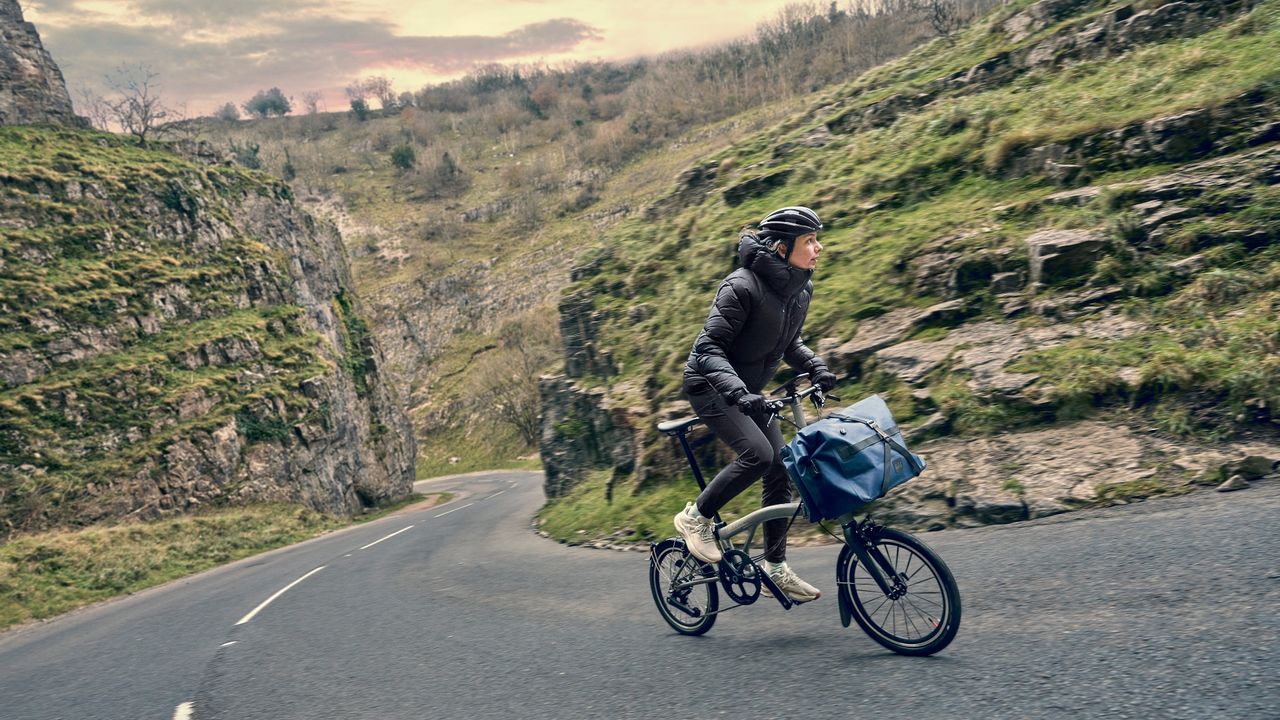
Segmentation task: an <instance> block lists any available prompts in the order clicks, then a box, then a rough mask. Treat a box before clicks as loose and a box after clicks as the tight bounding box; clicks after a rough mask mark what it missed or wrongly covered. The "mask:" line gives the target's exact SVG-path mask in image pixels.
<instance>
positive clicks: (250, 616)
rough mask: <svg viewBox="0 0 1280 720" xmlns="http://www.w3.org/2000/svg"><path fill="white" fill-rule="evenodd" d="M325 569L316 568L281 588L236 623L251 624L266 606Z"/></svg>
mask: <svg viewBox="0 0 1280 720" xmlns="http://www.w3.org/2000/svg"><path fill="white" fill-rule="evenodd" d="M323 569H324V565H321V566H320V567H318V568H316V569H315V570H312V571H311V572H309V573H307V574H306V575H303V576H302V577H300V578H298V579H297V580H294V581H293V582H291V583H289V584H288V585H285V586H284V587H283V588H280V590H278V591H277V592H276V594H275V595H272V596H271V597H269V598H267V599H266V600H263V601H262V604H261V605H259V606H258V607H256V608H254V609H252V610H250V611H249V614H248V615H245V616H244V617H242V618H240V620H239V621H238V622H236V624H237V625H243V624H245V623H247V622H249V621H250V620H252V619H253V616H254V615H257V614H258V613H260V612H262V609H263V608H265V607H266V606H268V605H270V604H271V603H272V602H273V601H274V600H275V599H276V598H278V597H280V596H281V595H283V594H285V593H286V592H288V591H289V588H291V587H293V586H294V585H297V584H298V583H300V582H302V581H303V580H306V579H307V578H309V577H311V576H312V575H315V574H316V573H318V572H320V571H321V570H323Z"/></svg>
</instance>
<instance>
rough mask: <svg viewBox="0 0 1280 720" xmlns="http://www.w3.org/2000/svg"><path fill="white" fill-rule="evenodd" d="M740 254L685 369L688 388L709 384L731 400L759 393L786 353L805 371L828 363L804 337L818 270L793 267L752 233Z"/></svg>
mask: <svg viewBox="0 0 1280 720" xmlns="http://www.w3.org/2000/svg"><path fill="white" fill-rule="evenodd" d="M738 257H739V258H740V259H741V260H742V267H740V268H738V269H737V270H734V271H733V273H731V274H730V275H729V277H727V278H725V279H724V282H722V283H720V289H719V290H718V291H717V292H716V299H715V302H714V303H713V304H712V306H711V313H710V314H709V315H708V316H707V324H706V325H705V326H704V327H703V329H702V333H701V334H699V335H698V339H697V340H695V341H694V343H693V352H691V353H689V361H688V363H686V365H685V370H684V389H685V392H687V393H690V394H696V393H700V392H706V391H707V390H708V389H709V388H708V384H709V385H710V387H711V388H714V389H715V390H716V391H718V392H719V393H720V394H721V395H722V396H724V398H725V399H726V400H728V401H729V402H730V403H732V402H735V401H737V399H738V398H739V397H741V396H742V395H745V394H747V393H749V392H750V393H759V392H760V391H761V390H762V389H763V388H764V386H765V384H766V383H768V382H769V381H770V380H772V379H773V375H774V373H776V372H777V371H778V364H779V362H780V361H781V360H783V359H784V358H785V359H786V361H787V364H788V365H790V366H791V367H793V368H795V369H797V370H799V371H800V372H808V373H813V372H817V371H818V370H825V369H826V368H827V365H826V363H824V362H823V361H822V359H821V358H819V357H818V356H817V355H814V353H813V351H812V350H810V349H809V348H807V347H805V344H804V342H803V341H802V340H801V339H800V329H801V328H802V327H803V326H804V318H805V315H806V314H808V312H809V298H810V296H811V295H813V283H812V282H810V280H809V278H810V276H811V275H812V274H813V272H812V271H810V270H801V269H799V268H795V267H792V266H791V265H789V264H788V263H787V262H786V261H785V260H783V259H782V258H780V257H778V256H777V254H776V253H772V252H769V251H768V250H767V249H766V248H765V247H764V246H763V245H761V244H760V241H759V240H758V239H757V238H756V237H755V236H753V235H751V234H744V235H743V236H742V239H741V240H740V241H739V243H738Z"/></svg>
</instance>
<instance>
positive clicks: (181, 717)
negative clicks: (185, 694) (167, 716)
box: [173, 702, 192, 720]
mask: <svg viewBox="0 0 1280 720" xmlns="http://www.w3.org/2000/svg"><path fill="white" fill-rule="evenodd" d="M191 709H192V705H191V703H189V702H184V703H182V704H181V705H179V706H178V709H176V710H174V711H173V720H191Z"/></svg>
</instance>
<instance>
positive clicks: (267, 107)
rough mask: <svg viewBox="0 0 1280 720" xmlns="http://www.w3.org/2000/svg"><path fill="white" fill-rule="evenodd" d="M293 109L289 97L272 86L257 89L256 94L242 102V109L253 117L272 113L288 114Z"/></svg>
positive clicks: (268, 115)
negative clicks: (265, 88)
mask: <svg viewBox="0 0 1280 720" xmlns="http://www.w3.org/2000/svg"><path fill="white" fill-rule="evenodd" d="M291 110H293V105H292V104H291V103H290V102H289V99H288V98H286V97H285V96H284V93H283V92H281V91H280V88H276V87H273V88H271V89H270V90H259V91H258V93H257V94H256V95H254V96H253V97H252V98H250V99H249V101H248V102H246V103H245V104H244V111H245V112H247V113H249V114H250V115H253V116H254V117H260V118H265V117H271V116H273V115H288V114H289V112H290V111H291Z"/></svg>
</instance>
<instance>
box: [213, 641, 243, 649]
mask: <svg viewBox="0 0 1280 720" xmlns="http://www.w3.org/2000/svg"><path fill="white" fill-rule="evenodd" d="M238 642H240V641H239V640H232V641H231V642H224V643H222V644H221V645H219V646H218V647H227V646H228V645H235V644H236V643H238Z"/></svg>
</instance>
